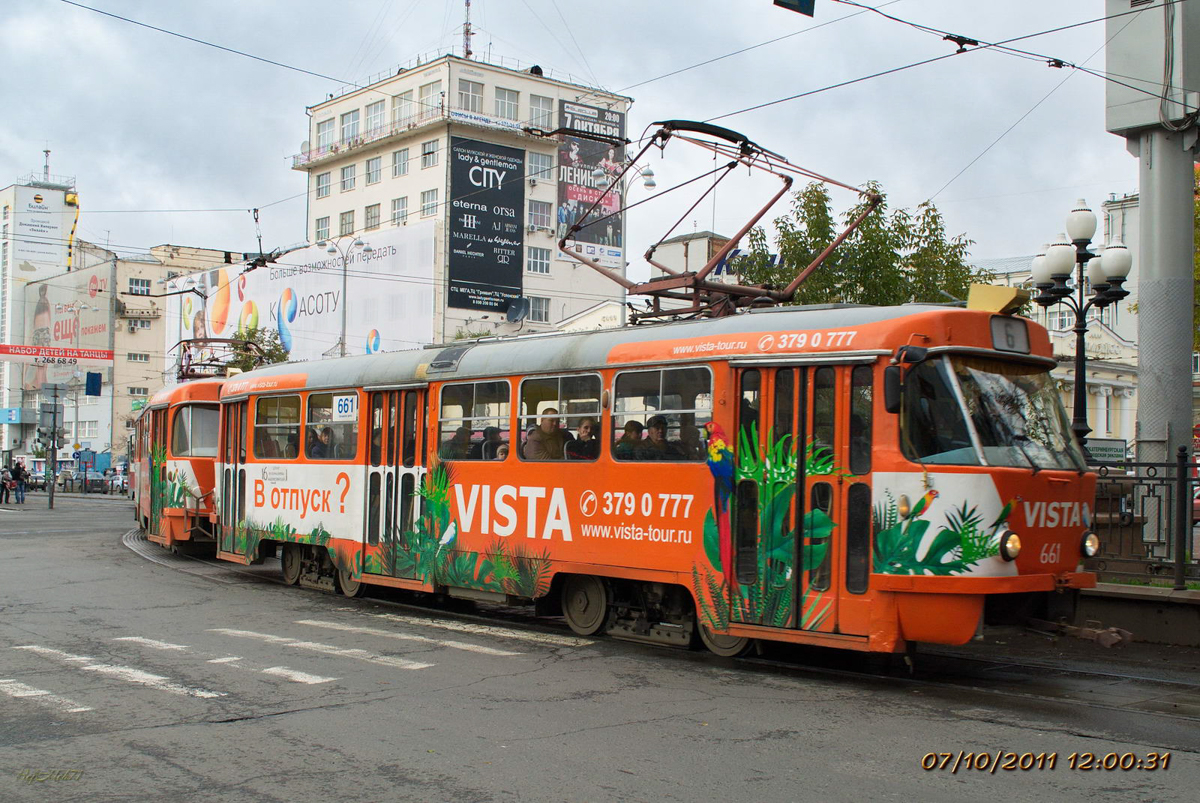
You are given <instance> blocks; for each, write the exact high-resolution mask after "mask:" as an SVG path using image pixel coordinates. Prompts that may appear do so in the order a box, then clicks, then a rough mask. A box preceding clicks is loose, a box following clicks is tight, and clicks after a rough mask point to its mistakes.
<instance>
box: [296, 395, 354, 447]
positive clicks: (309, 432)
mask: <svg viewBox="0 0 1200 803" xmlns="http://www.w3.org/2000/svg"><path fill="white" fill-rule="evenodd" d="M350 397H353V399H354V401H353V405H354V409H353V416H352V417H344V418H341V419H339V418H338V417H337V416H338V415H339V414H338V412H337V408H338V406H339V404H342V405H344V404H345V399H347V398H350ZM359 402H360V399H359V395H358V391H355V390H332V391H322V392H320V393H310V394H308V398H307V399H306V400H305V405H304V407H305V410H304V420H305V425H304V457H305V458H306V459H308V460H318V461H322V462H326V461H333V460H336V461H339V462H347V461H351V460H354V459H355V458H356V457H358V405H359ZM318 411H319V412H318ZM341 415H343V416H344V415H345V413H344V412H343V413H341ZM326 429H328V430H329V431H330V444H327V446H328V447H329V448H330V449H331V451H330V453H328V454H325V455H322V456H318V455H317V454H316V452H315V449H316V446H317V444H318V443H321V441H320V436H321V434H322V433H324V431H325V430H326Z"/></svg>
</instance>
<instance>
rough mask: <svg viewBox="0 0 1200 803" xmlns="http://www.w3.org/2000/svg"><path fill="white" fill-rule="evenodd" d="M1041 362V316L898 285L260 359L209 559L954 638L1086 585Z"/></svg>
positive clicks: (222, 445)
mask: <svg viewBox="0 0 1200 803" xmlns="http://www.w3.org/2000/svg"><path fill="white" fill-rule="evenodd" d="M1053 365H1054V360H1053V359H1052V357H1051V350H1050V344H1049V340H1048V337H1047V335H1046V332H1045V330H1044V329H1042V328H1041V327H1039V326H1037V325H1036V324H1033V323H1032V322H1030V321H1027V320H1025V319H1022V318H1018V317H1012V316H1009V315H1001V314H992V313H989V312H984V311H979V310H968V309H959V308H947V307H939V306H933V305H925V306H917V305H909V306H904V307H890V308H879V307H859V306H827V307H818V308H798V307H791V308H782V309H771V310H761V311H754V312H751V313H748V314H742V315H737V316H730V317H726V318H718V319H713V320H703V321H689V322H681V323H671V324H663V325H658V326H649V327H637V328H625V329H619V330H605V331H598V332H591V333H584V334H555V335H538V336H527V337H517V338H510V339H504V340H482V341H469V342H463V343H455V344H451V345H444V346H436V347H430V348H427V349H424V350H419V351H411V352H399V353H387V354H378V355H371V356H363V357H350V358H343V359H336V360H328V361H322V362H316V363H303V364H285V365H276V366H271V367H267V368H262V369H259V370H255V371H252V372H249V373H246V374H242V375H239V376H237V377H233V378H230V379H227V380H226V381H225V383H224V385H223V386H222V387H221V429H220V442H219V448H218V453H217V466H216V469H217V476H216V478H215V480H216V487H215V494H216V512H217V517H218V526H217V528H216V533H215V535H216V537H217V539H218V556H219V557H221V558H223V559H226V560H233V561H238V562H243V563H250V562H254V561H258V560H261V559H263V558H264V557H266V556H268V555H271V554H275V553H277V552H278V553H279V555H280V558H281V562H282V570H283V575H284V578H285V579H286V580H287V581H288V582H290V583H296V582H299V583H302V584H304V585H308V586H313V587H320V588H326V589H333V588H334V587H335V586H336V587H340V588H341V590H342V591H343V592H344V593H346V594H348V595H356V594H358V593H360V591H361V590H362V588H363V586H364V585H365V584H378V585H384V586H392V587H398V588H405V589H412V590H419V591H427V592H441V593H447V594H450V595H455V596H463V597H468V598H474V599H486V600H497V601H500V600H507V601H512V600H514V599H517V600H535V601H537V602H538V604H539V606H540V608H541V609H542V610H552V609H555V608H557V606H561V610H562V613H563V614H564V615H565V617H566V619H567V622H568V623H569V624H570V626H571V627H572V628H573V629H574V630H575V631H576V632H578V633H580V634H595V633H599V632H609V633H614V634H618V635H621V636H623V637H627V638H634V639H641V640H646V641H655V642H660V643H670V644H681V645H682V644H689V643H691V642H692V640H693V637H698V638H699V639H700V640H702V641H703V643H704V644H705V645H707V646H708V647H709V648H710V649H712V650H713V651H714V652H717V653H720V654H736V653H739V652H741V651H743V650H745V649H746V648H747V646H748V645H749V644H750V643H751V642H752V640H754V639H768V640H779V641H790V642H799V643H809V644H817V645H824V646H834V647H841V648H848V649H855V650H871V651H885V652H891V651H898V650H901V649H904V647H905V645H906V643H907V642H912V641H928V642H940V643H951V644H958V643H963V642H966V641H967V640H968V639H969V638H970V637H971V636H972V634H974V633H975V631H976V628H977V626H978V623H979V621H980V617H981V615H982V611H983V606H984V600H985V598H986V597H988V596H989V595H996V594H1011V593H1016V592H1031V591H1051V590H1054V589H1056V588H1081V587H1089V586H1091V585H1093V584H1094V577H1093V575H1090V574H1086V573H1083V572H1082V571H1080V570H1079V568H1078V567H1079V564H1080V561H1081V559H1082V557H1083V556H1084V555H1085V554H1087V553H1089V552H1090V551H1092V550H1094V549H1095V548H1096V542H1095V536H1094V535H1093V534H1092V533H1091V532H1090V517H1091V511H1090V502H1091V500H1092V498H1093V494H1094V486H1095V476H1094V475H1093V474H1089V473H1087V472H1086V470H1085V464H1084V458H1083V455H1082V454H1081V452H1080V450H1079V448H1078V446H1077V445H1076V443H1075V441H1074V440H1073V437H1072V435H1071V432H1070V429H1069V427H1068V421H1067V417H1066V415H1065V413H1064V411H1063V408H1062V405H1061V402H1060V401H1059V398H1058V394H1057V392H1056V390H1055V387H1054V383H1053V381H1052V380H1051V378H1050V374H1049V371H1050V368H1051V367H1052V366H1053ZM203 387H204V388H205V392H208V391H209V390H210V389H211V388H213V387H216V386H215V385H208V386H203ZM204 409H205V410H206V413H205V414H210V413H211V410H212V407H211V405H205V407H204Z"/></svg>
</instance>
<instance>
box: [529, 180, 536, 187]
mask: <svg viewBox="0 0 1200 803" xmlns="http://www.w3.org/2000/svg"><path fill="white" fill-rule="evenodd" d="M529 186H530V187H536V186H537V179H536V178H531V179H529Z"/></svg>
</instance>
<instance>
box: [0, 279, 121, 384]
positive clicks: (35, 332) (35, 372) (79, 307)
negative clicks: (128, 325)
mask: <svg viewBox="0 0 1200 803" xmlns="http://www.w3.org/2000/svg"><path fill="white" fill-rule="evenodd" d="M111 277H112V266H111V265H107V264H103V265H97V266H95V267H92V268H86V269H84V270H78V271H72V272H71V273H65V274H62V275H60V276H55V277H54V278H53V279H47V280H45V281H39V282H33V283H31V284H29V285H26V287H25V309H26V310H32V311H33V314H32V316H31V315H29V313H26V317H25V343H26V344H27V346H23V347H20V348H19V351H20V352H22V353H20V354H18V353H14V352H10V353H9V354H7V355H3V356H2V357H0V359H6V360H14V359H17V361H20V362H26V363H28V365H27V366H26V368H25V378H24V382H23V385H22V386H23V387H24V389H25V390H40V389H41V387H42V385H44V384H46V383H55V384H57V383H66V382H70V381H72V380H73V379H76V378H77V377H76V376H75V374H76V372H77V371H78V370H79V368H80V366H83V365H89V366H96V365H103V366H106V367H112V360H113V353H112V330H111V328H110V327H111V321H110V318H109V315H110V310H111V304H112V293H111V289H112V288H111V287H109V282H110V281H111ZM12 348H17V347H12ZM30 357H32V359H29V358H30Z"/></svg>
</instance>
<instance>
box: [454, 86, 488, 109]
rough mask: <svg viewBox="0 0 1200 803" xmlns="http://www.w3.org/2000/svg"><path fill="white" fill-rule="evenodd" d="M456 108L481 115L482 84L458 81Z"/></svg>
mask: <svg viewBox="0 0 1200 803" xmlns="http://www.w3.org/2000/svg"><path fill="white" fill-rule="evenodd" d="M458 108H460V109H462V110H463V111H468V112H475V113H476V114H483V84H481V83H479V82H477V81H467V80H464V79H459V81H458Z"/></svg>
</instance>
